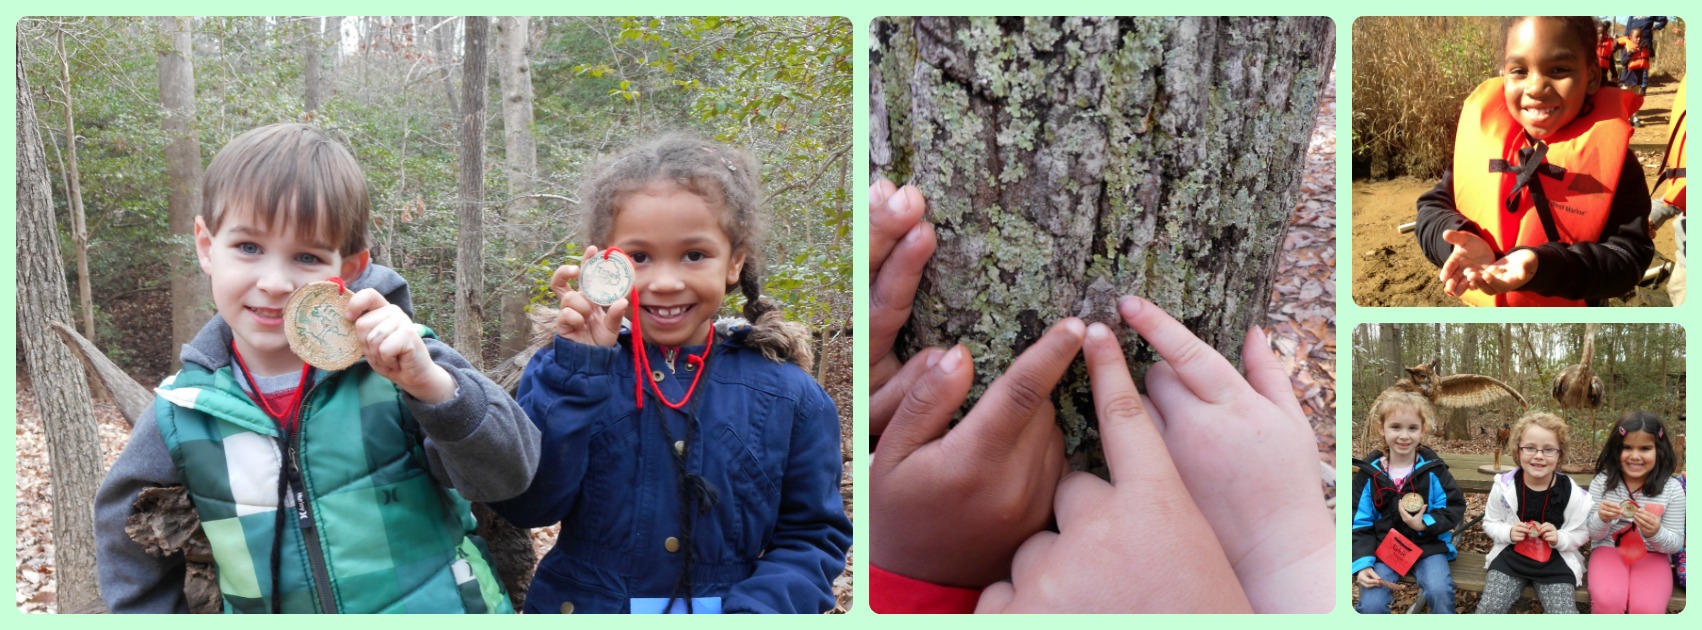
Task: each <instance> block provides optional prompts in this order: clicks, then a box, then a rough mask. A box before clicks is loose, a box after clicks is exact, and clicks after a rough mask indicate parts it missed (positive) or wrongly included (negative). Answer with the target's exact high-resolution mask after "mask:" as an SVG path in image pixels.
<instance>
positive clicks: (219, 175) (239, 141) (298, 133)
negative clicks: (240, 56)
mask: <svg viewBox="0 0 1702 630" xmlns="http://www.w3.org/2000/svg"><path fill="white" fill-rule="evenodd" d="M201 182H202V183H201V210H200V216H201V219H202V220H203V221H205V222H206V223H207V229H209V230H211V231H212V232H213V233H214V234H217V233H218V232H219V225H220V224H221V223H223V222H224V218H225V216H226V215H227V214H228V213H229V211H230V210H231V209H239V210H245V211H248V212H253V213H254V217H255V219H257V220H258V221H259V222H260V223H261V224H264V225H271V224H272V223H274V222H276V221H277V220H278V219H279V218H280V217H279V213H282V214H283V217H282V218H283V219H285V220H286V221H288V225H289V226H290V227H291V229H295V230H299V231H300V233H301V234H304V235H308V236H319V237H325V238H327V239H329V241H330V243H331V244H332V245H334V246H336V247H337V249H338V251H339V253H341V254H342V255H344V256H348V255H351V254H356V253H359V252H363V251H366V249H367V247H368V244H369V242H368V236H367V235H368V227H367V224H368V222H369V220H370V216H371V212H372V201H371V198H370V196H369V193H368V192H367V185H366V174H365V173H362V172H361V168H360V164H358V163H356V162H355V156H354V155H353V154H351V153H349V150H348V149H347V148H346V147H344V146H343V144H342V143H340V142H338V141H337V140H335V139H333V138H332V137H331V136H330V134H327V133H325V131H324V130H322V129H320V128H318V127H315V126H313V125H304V124H301V123H279V124H275V125H267V126H264V127H259V128H255V129H251V130H249V131H247V132H244V133H243V134H242V135H240V136H237V137H236V139H234V140H231V141H230V143H229V144H226V145H225V146H224V148H222V149H219V152H218V153H217V154H215V155H213V161H212V162H209V163H208V164H207V172H206V174H205V176H204V177H203V178H202V180H201Z"/></svg>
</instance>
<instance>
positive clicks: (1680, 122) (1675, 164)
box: [1653, 77, 1688, 210]
mask: <svg viewBox="0 0 1702 630" xmlns="http://www.w3.org/2000/svg"><path fill="white" fill-rule="evenodd" d="M1686 80H1688V77H1687V78H1685V79H1680V80H1679V82H1678V96H1677V97H1676V98H1674V99H1673V103H1672V114H1671V115H1672V122H1671V123H1669V124H1668V125H1667V150H1666V153H1664V154H1662V156H1661V172H1660V175H1659V176H1657V177H1656V178H1655V186H1654V188H1653V189H1654V190H1660V189H1661V184H1662V183H1663V182H1671V184H1669V185H1668V186H1667V192H1666V194H1665V195H1662V196H1661V201H1665V202H1666V203H1667V205H1669V206H1672V207H1674V208H1678V209H1679V210H1684V162H1685V158H1684V141H1685V136H1686V135H1687V134H1686V132H1685V124H1684V113H1685V110H1684V83H1685V81H1686Z"/></svg>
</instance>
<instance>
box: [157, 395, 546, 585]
mask: <svg viewBox="0 0 1702 630" xmlns="http://www.w3.org/2000/svg"><path fill="white" fill-rule="evenodd" d="M237 378H239V377H238V376H237V375H235V374H234V373H233V371H232V370H231V368H229V367H228V366H227V367H225V368H222V369H220V370H218V371H217V372H209V371H207V370H206V369H205V368H202V367H200V366H196V365H192V364H185V366H184V369H183V370H182V371H180V372H178V373H177V374H176V375H174V376H172V377H170V378H167V379H166V381H165V382H164V383H162V384H161V385H160V387H159V388H158V389H156V390H155V391H156V392H157V393H158V397H157V398H156V399H155V404H154V412H155V418H156V420H157V421H158V423H159V428H160V434H161V435H162V436H163V437H164V438H165V443H166V447H167V448H169V449H170V450H171V458H172V461H173V462H175V463H176V464H177V470H178V473H179V474H180V475H181V476H182V477H183V480H184V483H185V485H186V486H187V487H188V489H189V494H190V496H191V497H192V498H193V499H194V501H195V509H196V511H197V512H199V513H200V516H201V527H202V529H203V530H205V531H206V533H207V539H208V540H209V541H210V542H211V543H212V549H213V560H214V562H215V563H216V564H217V566H218V573H219V588H220V589H221V590H222V591H223V592H224V598H225V611H226V612H244V613H264V612H270V611H271V610H272V601H271V599H272V593H273V589H272V580H273V576H274V574H276V575H277V577H278V580H279V583H280V585H281V587H280V589H279V593H281V595H280V599H281V600H282V606H281V608H282V610H283V612H320V611H324V610H327V609H328V608H329V607H327V606H325V605H324V602H322V601H321V600H322V594H326V595H328V596H330V597H332V598H334V600H335V601H334V603H335V610H337V611H338V612H346V613H381V612H402V613H460V612H468V613H487V612H498V613H509V612H513V607H512V606H511V605H510V604H509V601H508V597H507V595H506V594H505V593H504V592H503V589H502V585H501V582H499V581H498V580H497V577H496V575H495V572H494V570H493V568H492V566H491V563H490V557H489V554H488V553H487V552H486V550H485V548H484V542H483V541H482V540H480V539H478V538H477V537H476V536H473V534H472V532H473V528H474V525H475V523H474V520H473V515H472V512H471V509H470V507H469V505H468V503H467V501H466V500H465V499H463V498H461V495H460V493H458V492H456V491H455V490H454V489H452V488H446V487H443V486H440V485H438V483H437V482H436V480H435V479H433V477H432V476H431V472H430V470H429V469H428V467H427V464H426V455H425V448H424V446H423V445H422V442H421V434H420V430H419V426H418V425H417V424H416V423H415V422H414V418H413V416H412V414H410V413H409V412H408V410H407V409H406V408H405V407H404V406H403V405H402V400H401V392H400V391H399V390H398V389H397V387H396V385H395V384H394V383H391V382H390V381H389V380H387V379H385V378H383V377H381V376H378V375H377V374H375V373H373V372H372V371H371V369H370V368H368V367H367V366H366V365H365V364H364V363H363V364H357V365H356V366H354V367H353V368H351V369H349V370H345V371H342V372H337V373H332V374H329V375H326V376H324V377H322V378H321V379H320V380H319V381H318V383H317V384H316V385H314V386H313V388H312V389H311V390H310V392H309V393H308V395H307V399H306V400H305V401H304V402H303V408H302V411H301V424H300V425H299V426H300V427H301V428H300V430H299V432H300V435H299V437H298V440H299V451H298V452H299V460H300V467H301V468H300V469H301V473H300V478H301V484H300V485H301V488H302V489H303V492H304V495H305V497H306V504H307V507H308V508H310V509H309V510H308V512H310V513H311V515H312V520H311V521H303V520H301V519H300V518H299V514H300V512H298V510H297V509H296V506H295V501H293V500H292V499H286V501H285V504H286V505H285V509H286V510H288V513H287V514H286V516H285V517H284V519H283V522H284V528H283V529H284V531H283V533H282V535H283V539H282V552H281V556H280V557H281V559H280V561H279V565H278V571H276V572H274V571H273V570H272V545H273V536H274V534H275V533H276V529H277V528H276V526H275V524H276V522H277V512H276V510H277V509H278V482H279V475H282V474H284V464H285V453H286V452H287V451H286V449H287V448H288V445H286V444H285V443H284V442H283V440H282V435H281V432H280V431H279V430H278V427H277V425H276V423H274V422H273V421H272V419H271V418H270V417H268V416H267V415H266V414H265V412H263V411H261V410H260V408H259V407H258V406H256V405H255V404H254V402H253V401H252V400H251V399H250V398H249V397H248V395H247V394H245V393H244V392H243V391H242V388H241V387H240V386H238V385H237V382H236V380H235V379H237ZM291 494H292V495H293V493H291ZM304 522H305V523H309V524H310V525H311V527H312V530H313V531H311V532H308V531H305V530H304V529H303V527H302V525H303V523H304ZM309 534H314V535H309ZM315 538H316V539H317V541H318V544H317V545H316V546H317V547H318V551H317V552H314V551H312V550H310V549H309V548H308V543H309V542H310V541H312V540H314V539H315ZM319 558H323V563H322V564H320V563H315V562H314V561H315V560H317V559H319ZM315 564H319V566H322V567H323V569H322V573H321V574H322V575H328V576H329V577H330V579H329V580H328V582H329V583H328V584H317V583H315V581H314V580H313V578H311V577H310V576H312V575H314V573H315V572H314V565H315Z"/></svg>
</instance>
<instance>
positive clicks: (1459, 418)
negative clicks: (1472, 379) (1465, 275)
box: [1437, 324, 1483, 440]
mask: <svg viewBox="0 0 1702 630" xmlns="http://www.w3.org/2000/svg"><path fill="white" fill-rule="evenodd" d="M1463 328H1464V329H1465V345H1463V346H1461V347H1460V348H1459V356H1460V368H1459V370H1457V371H1458V372H1460V373H1465V374H1482V373H1483V372H1482V371H1481V366H1480V365H1478V361H1477V347H1478V337H1479V335H1478V333H1479V330H1478V325H1477V324H1466V325H1464V326H1463ZM1437 412H1438V413H1442V414H1446V415H1447V418H1448V424H1447V426H1446V427H1445V430H1444V431H1443V432H1442V437H1444V438H1447V439H1450V440H1465V439H1470V438H1471V418H1472V417H1473V416H1475V415H1477V414H1479V413H1483V412H1481V411H1476V410H1468V409H1448V408H1443V409H1438V410H1437Z"/></svg>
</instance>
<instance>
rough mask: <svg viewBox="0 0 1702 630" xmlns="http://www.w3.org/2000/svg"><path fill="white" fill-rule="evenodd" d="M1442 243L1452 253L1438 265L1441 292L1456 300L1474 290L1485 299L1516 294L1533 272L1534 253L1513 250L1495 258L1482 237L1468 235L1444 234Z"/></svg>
mask: <svg viewBox="0 0 1702 630" xmlns="http://www.w3.org/2000/svg"><path fill="white" fill-rule="evenodd" d="M1442 239H1443V240H1445V241H1448V242H1449V243H1452V244H1453V245H1454V253H1452V254H1449V255H1448V260H1446V261H1443V263H1442V272H1441V280H1442V289H1443V290H1444V291H1447V293H1448V295H1451V296H1453V297H1459V296H1461V295H1464V294H1465V292H1466V291H1469V290H1472V289H1476V290H1478V291H1482V292H1484V293H1487V294H1489V295H1500V294H1502V293H1507V292H1509V291H1516V290H1518V289H1519V287H1523V286H1525V284H1527V283H1529V282H1530V281H1531V278H1532V277H1534V276H1535V275H1536V272H1537V257H1536V253H1535V252H1532V251H1531V250H1528V249H1520V250H1515V251H1513V252H1510V253H1508V254H1507V255H1506V256H1503V257H1500V258H1497V257H1496V256H1495V251H1494V250H1493V249H1491V248H1490V247H1489V243H1487V242H1485V241H1484V240H1483V238H1482V237H1479V236H1478V235H1476V234H1473V233H1471V232H1464V231H1460V230H1448V231H1445V232H1443V233H1442Z"/></svg>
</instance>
